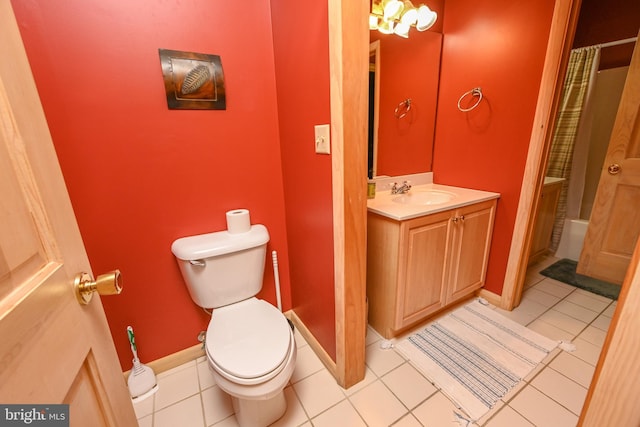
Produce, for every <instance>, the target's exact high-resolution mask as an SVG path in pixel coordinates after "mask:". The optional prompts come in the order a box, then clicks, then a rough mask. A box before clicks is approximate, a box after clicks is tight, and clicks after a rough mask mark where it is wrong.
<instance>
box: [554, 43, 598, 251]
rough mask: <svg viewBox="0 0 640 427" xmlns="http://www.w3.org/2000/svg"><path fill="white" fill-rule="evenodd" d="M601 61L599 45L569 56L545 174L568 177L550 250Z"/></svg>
mask: <svg viewBox="0 0 640 427" xmlns="http://www.w3.org/2000/svg"><path fill="white" fill-rule="evenodd" d="M599 62H600V47H599V46H596V47H587V48H582V49H574V50H572V51H571V56H570V57H569V66H568V68H567V75H566V77H565V81H564V87H563V90H562V99H561V101H560V106H559V108H558V116H557V119H556V125H555V129H554V134H553V141H552V143H551V152H550V154H549V162H548V165H547V174H546V176H550V177H554V178H565V181H563V183H562V191H561V193H560V200H559V202H558V209H557V211H556V221H555V224H554V228H553V235H552V237H551V244H550V249H551V250H552V251H555V250H556V249H558V244H559V243H560V236H561V235H562V227H563V225H564V220H565V217H566V215H567V197H568V188H569V178H570V175H571V165H572V159H573V153H574V148H575V146H576V140H577V137H578V135H579V133H580V132H579V131H580V126H581V125H584V123H581V120H580V119H581V118H583V117H584V112H585V106H586V105H587V100H588V94H589V93H590V90H589V89H590V85H591V84H592V80H593V78H594V77H595V75H596V72H597V68H598V64H599Z"/></svg>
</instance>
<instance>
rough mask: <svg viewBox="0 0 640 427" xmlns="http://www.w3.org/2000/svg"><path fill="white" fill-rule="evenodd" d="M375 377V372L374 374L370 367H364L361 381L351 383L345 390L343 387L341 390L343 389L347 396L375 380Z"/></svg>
mask: <svg viewBox="0 0 640 427" xmlns="http://www.w3.org/2000/svg"><path fill="white" fill-rule="evenodd" d="M377 379H378V377H376V374H374V373H373V371H372V370H371V369H369V368H365V370H364V379H363V380H362V381H360V382H359V383H357V384H354V385H352V386H351V387H349V388H348V389H346V390H345V389H342V390H343V391H344V394H346V395H347V396H351V395H352V394H354V393H357V392H358V391H360V390H362V389H363V388H365V387H366V386H368V385H369V384H371V383H372V382H374V381H377Z"/></svg>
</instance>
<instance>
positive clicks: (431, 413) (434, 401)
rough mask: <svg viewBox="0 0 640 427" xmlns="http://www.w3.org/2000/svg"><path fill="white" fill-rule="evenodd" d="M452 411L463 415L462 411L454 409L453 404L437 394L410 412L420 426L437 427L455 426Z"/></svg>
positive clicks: (442, 395)
mask: <svg viewBox="0 0 640 427" xmlns="http://www.w3.org/2000/svg"><path fill="white" fill-rule="evenodd" d="M454 411H455V412H458V413H462V414H463V412H462V411H460V410H459V409H456V407H455V406H454V404H453V403H451V401H450V400H449V399H447V397H446V396H445V395H444V394H442V393H441V392H438V393H436V394H434V395H433V396H431V397H430V398H429V399H427V401H425V402H423V403H422V404H420V405H419V406H418V407H417V408H415V409H414V410H413V411H412V412H413V415H414V416H415V417H416V418H417V419H418V421H420V422H421V423H422V425H424V426H429V427H431V426H433V427H439V426H456V425H457V424H456V423H455V422H454V420H455V417H454Z"/></svg>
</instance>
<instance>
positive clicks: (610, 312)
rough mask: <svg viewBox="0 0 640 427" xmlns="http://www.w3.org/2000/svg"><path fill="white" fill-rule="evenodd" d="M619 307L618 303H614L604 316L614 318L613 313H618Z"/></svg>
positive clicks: (604, 312)
mask: <svg viewBox="0 0 640 427" xmlns="http://www.w3.org/2000/svg"><path fill="white" fill-rule="evenodd" d="M617 306H618V302H617V301H614V302H613V303H612V304H611V305H610V306H609V307H607V308H606V310H605V311H603V312H602V314H603V315H605V316H607V317H613V313H614V312H615V311H616V307H617Z"/></svg>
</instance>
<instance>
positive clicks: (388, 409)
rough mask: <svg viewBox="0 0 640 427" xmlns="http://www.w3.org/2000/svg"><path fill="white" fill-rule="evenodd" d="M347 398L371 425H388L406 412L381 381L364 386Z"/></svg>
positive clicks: (384, 426) (372, 426)
mask: <svg viewBox="0 0 640 427" xmlns="http://www.w3.org/2000/svg"><path fill="white" fill-rule="evenodd" d="M349 400H351V403H352V404H353V406H354V407H355V408H356V410H357V411H358V413H359V414H360V415H361V416H362V418H363V419H364V420H365V421H366V423H367V425H368V426H371V427H376V426H379V427H386V426H390V425H391V424H393V423H394V422H395V421H397V420H399V419H400V418H401V417H403V416H404V415H405V414H406V413H407V412H408V411H407V408H406V407H405V406H404V405H403V404H402V403H400V401H399V400H398V399H397V398H396V397H395V396H394V395H393V393H391V391H389V389H388V388H387V387H386V386H385V385H384V384H383V383H382V381H376V382H374V383H373V384H370V385H368V386H366V387H365V388H363V389H362V390H360V391H359V392H357V393H356V394H354V395H353V396H351V397H350V398H349Z"/></svg>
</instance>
